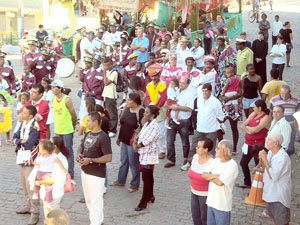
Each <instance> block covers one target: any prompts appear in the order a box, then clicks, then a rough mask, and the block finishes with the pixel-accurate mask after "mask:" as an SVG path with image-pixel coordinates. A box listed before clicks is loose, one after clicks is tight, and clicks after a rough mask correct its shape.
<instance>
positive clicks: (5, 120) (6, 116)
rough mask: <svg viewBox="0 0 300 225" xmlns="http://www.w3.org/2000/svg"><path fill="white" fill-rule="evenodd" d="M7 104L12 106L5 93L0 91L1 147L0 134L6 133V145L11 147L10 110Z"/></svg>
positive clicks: (8, 96)
mask: <svg viewBox="0 0 300 225" xmlns="http://www.w3.org/2000/svg"><path fill="white" fill-rule="evenodd" d="M8 103H10V104H12V98H11V97H10V95H9V94H8V92H7V91H3V90H0V145H2V141H1V134H4V133H6V144H8V145H12V142H11V140H10V130H11V110H10V108H9V107H8Z"/></svg>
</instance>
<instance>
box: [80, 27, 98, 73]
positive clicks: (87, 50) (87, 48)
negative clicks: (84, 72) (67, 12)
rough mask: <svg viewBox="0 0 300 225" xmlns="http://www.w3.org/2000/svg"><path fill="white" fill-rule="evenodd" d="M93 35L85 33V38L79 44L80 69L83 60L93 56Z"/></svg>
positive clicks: (92, 33)
mask: <svg viewBox="0 0 300 225" xmlns="http://www.w3.org/2000/svg"><path fill="white" fill-rule="evenodd" d="M94 37H95V34H94V32H93V31H90V32H88V33H87V36H86V37H84V38H83V39H82V40H81V42H80V53H81V54H80V55H81V67H82V68H84V62H83V59H84V57H86V56H90V57H93V54H94V45H93V40H94Z"/></svg>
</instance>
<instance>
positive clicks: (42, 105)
mask: <svg viewBox="0 0 300 225" xmlns="http://www.w3.org/2000/svg"><path fill="white" fill-rule="evenodd" d="M28 105H33V106H35V107H36V109H37V115H40V116H41V117H42V119H41V120H40V121H39V122H38V124H39V126H40V139H46V138H47V136H46V133H47V126H46V122H47V119H48V114H49V111H50V108H49V105H48V103H47V102H46V101H45V100H42V99H41V100H40V101H38V102H37V103H36V104H33V101H32V100H30V101H28V102H26V103H25V105H24V107H23V109H24V108H25V107H26V106H28ZM23 109H22V110H21V113H22V112H23Z"/></svg>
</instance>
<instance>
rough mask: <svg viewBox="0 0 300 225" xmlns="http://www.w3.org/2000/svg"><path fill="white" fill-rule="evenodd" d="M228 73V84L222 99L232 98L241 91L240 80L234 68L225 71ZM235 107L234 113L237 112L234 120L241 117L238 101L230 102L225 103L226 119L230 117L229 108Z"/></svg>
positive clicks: (226, 83)
mask: <svg viewBox="0 0 300 225" xmlns="http://www.w3.org/2000/svg"><path fill="white" fill-rule="evenodd" d="M225 73H226V77H227V79H226V82H225V86H224V88H223V91H222V97H223V98H224V97H232V96H234V95H236V94H237V92H238V91H239V84H240V80H239V78H238V76H237V75H235V71H234V68H233V67H227V68H226V69H225ZM230 105H233V107H234V111H235V117H234V120H237V119H238V118H239V117H240V115H239V108H238V100H237V99H235V100H229V101H227V102H226V103H225V110H226V117H228V116H229V106H230Z"/></svg>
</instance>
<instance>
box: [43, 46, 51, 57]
mask: <svg viewBox="0 0 300 225" xmlns="http://www.w3.org/2000/svg"><path fill="white" fill-rule="evenodd" d="M41 52H42V54H43V55H47V56H50V55H51V52H52V49H50V48H43V49H42V51H41Z"/></svg>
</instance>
